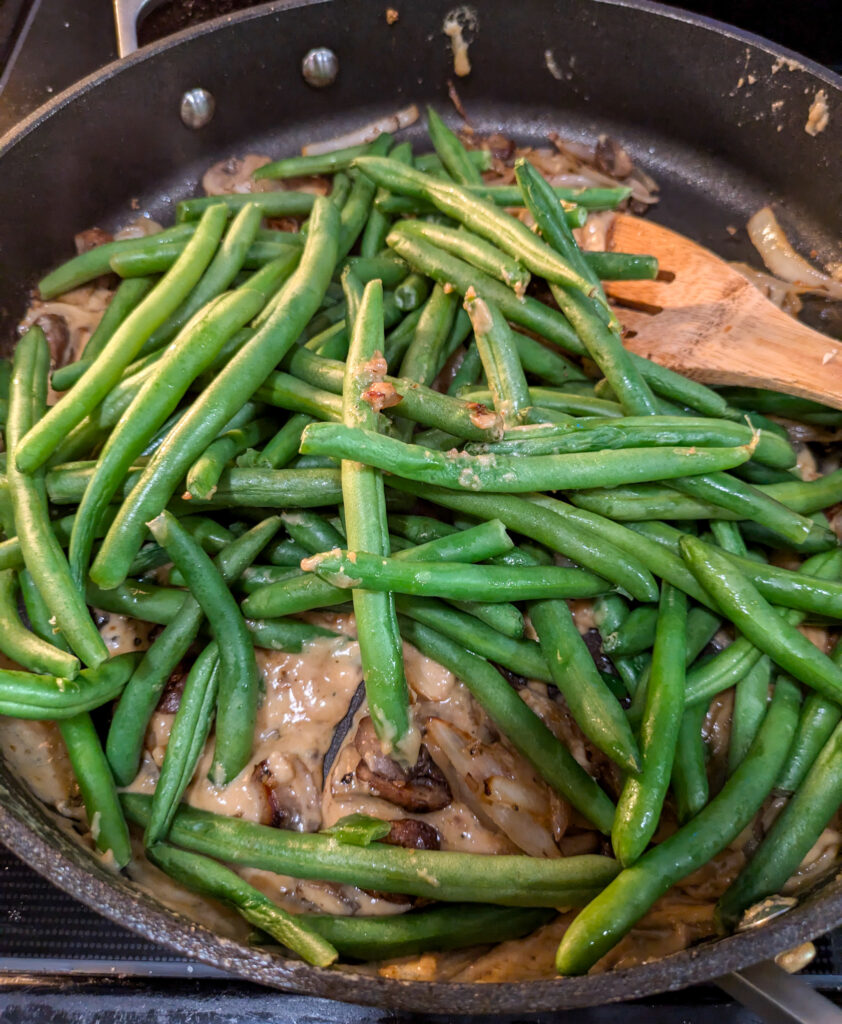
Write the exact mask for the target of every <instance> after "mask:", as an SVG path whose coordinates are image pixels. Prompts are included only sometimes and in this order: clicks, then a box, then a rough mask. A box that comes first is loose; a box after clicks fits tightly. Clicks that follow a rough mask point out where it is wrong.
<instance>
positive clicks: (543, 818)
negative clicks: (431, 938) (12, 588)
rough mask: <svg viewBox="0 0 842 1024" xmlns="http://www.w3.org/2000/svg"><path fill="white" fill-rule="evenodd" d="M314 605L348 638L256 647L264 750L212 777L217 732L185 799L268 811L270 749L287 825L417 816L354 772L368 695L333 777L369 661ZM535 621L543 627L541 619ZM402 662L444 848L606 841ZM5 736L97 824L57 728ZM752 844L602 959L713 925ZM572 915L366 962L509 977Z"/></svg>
mask: <svg viewBox="0 0 842 1024" xmlns="http://www.w3.org/2000/svg"><path fill="white" fill-rule="evenodd" d="M571 610H572V611H573V614H574V617H575V619H576V624H577V626H578V627H579V629H580V631H582V632H585V631H586V630H587V629H589V628H591V627H592V624H593V618H592V606H591V602H576V603H574V604H573V605H572V609H571ZM306 617H307V618H308V620H309V621H311V622H315V623H318V624H321V625H324V626H328V627H330V628H332V629H334V630H336V631H338V632H341V633H342V635H341V636H338V637H335V638H323V639H319V640H316V641H314V642H312V643H310V644H308V645H306V646H305V647H304V649H303V650H302V651H301V652H300V653H296V654H284V653H280V652H273V651H266V650H258V652H257V657H258V664H259V667H260V672H261V677H262V680H263V685H264V688H265V690H264V694H263V698H262V701H261V703H260V707H259V710H258V716H257V726H256V731H255V746H254V752H253V755H252V758H251V763H250V764H249V765H248V766H247V767H246V768H245V769H244V770H243V771H242V772H241V773H240V775H239V776H238V777H237V778H236V779H234V780H233V781H232V782H231V783H230V784H229V785H228V786H226V787H219V786H215V785H214V784H213V783H212V782H211V781H210V779H209V778H208V772H209V769H210V766H211V758H212V750H213V736H211V737H210V739H209V741H208V744H207V747H206V749H205V751H204V752H203V754H202V757H201V759H200V762H199V765H198V767H197V770H196V772H195V774H194V777H193V779H192V780H191V783H190V785H189V787H188V789H187V791H186V794H185V800H186V801H187V802H188V803H190V804H191V805H192V806H194V807H197V808H202V809H206V810H209V811H213V812H215V813H220V814H226V815H231V816H235V817H242V818H245V819H247V820H250V821H260V820H262V816H263V815H264V814H265V811H266V797H265V793H264V791H263V788H262V785H261V783H260V781H259V779H258V778H257V776H256V773H255V771H254V768H255V766H256V765H259V764H261V763H262V762H265V763H266V765H268V767H269V769H270V770H271V773H272V776H273V781H274V785H275V787H276V793H278V794H279V797H280V799H281V802H282V803H283V806H284V808H285V810H286V811H287V812H288V813H289V814H290V815H291V818H290V820H289V821H288V822H286V823H285V826H284V827H292V828H296V829H299V830H301V831H308V832H314V831H318V830H319V829H321V828H324V827H327V826H330V825H332V824H334V823H335V822H336V821H337V820H338V819H339V818H341V817H343V816H344V815H347V814H351V813H354V812H362V813H364V814H369V815H374V816H377V817H381V818H383V819H385V820H395V819H399V818H404V817H408V816H412V815H408V813H407V812H406V811H405V810H403V809H402V808H401V807H398V806H396V805H394V804H392V803H390V802H388V801H386V800H384V799H382V798H381V797H378V796H376V795H375V794H374V793H373V792H372V791H371V789H370V787H369V785H368V783H366V782H363V781H361V780H360V779H359V778H358V776H357V774H356V772H355V769H356V767H357V765H358V763H359V761H360V754H359V753H358V751H357V750H356V748H355V745H354V738H355V735H356V731H357V726H358V724H359V722H360V720H361V719H362V718H363V717H364V716H365V715H366V714H367V705H366V702H365V701H364V700H363V702H362V704H361V706H360V707H359V709H358V710H357V712H356V714H355V718H354V721H353V722H352V724H351V727H350V729H349V730H348V731H347V734H346V735H345V737H344V740H343V742H342V744H341V746H340V749H339V751H338V753H337V756H336V758H335V760H334V762H333V764H332V766H331V768H330V771H329V772H328V775H327V778H326V780H325V784H324V786H323V785H322V773H323V761H324V757H325V754H326V752H327V749H328V747H329V745H330V742H331V739H332V736H333V733H334V729H335V728H336V726H337V724H338V723H339V722H340V721H341V720H342V718H343V717H344V716H345V714H346V711H347V708H348V706H349V704H350V702H351V699H352V697H353V696H354V694H355V692H356V691H357V689H358V687H359V684H360V683H361V681H362V669H361V664H360V653H359V645H358V643H357V641H356V639H355V632H356V630H355V624H354V620H353V616H352V615H350V614H348V615H334V614H331V613H328V612H313V613H310V614H309V615H307V616H306ZM101 619H102V625H101V631H102V634H103V636H104V638H105V640H106V643H107V645H108V647H109V650H111V651H112V652H113V653H115V654H116V653H119V652H122V651H127V650H138V649H143V648H145V647H147V646H148V643H149V632H150V629H151V628H154V627H148V626H147V625H145V624H142V623H137V622H134V621H133V620H129V619H126V618H124V617H123V616H119V615H113V614H111V615H107V616H105V615H103V616H102V617H101ZM527 627H528V629H529V628H530V627H529V624H528V623H527ZM404 663H405V669H406V678H407V683H408V686H409V690H410V699H411V714H412V720H413V725H414V728H415V729H416V731H417V735H418V738H419V740H421V741H423V742H424V743H425V745H426V746H427V748H428V750H429V752H430V754H431V756H432V757H433V760H434V761H435V763H436V764H437V765H438V767H439V768H440V769H441V771H442V772H443V774H444V775H445V777H446V779H447V781H448V784H449V786H450V788H451V792H452V794H453V800H452V802H451V803H450V804H449V805H448V806H447V807H444V808H442V809H440V810H437V811H433V812H431V813H427V814H423V815H417V817H419V818H420V819H421V820H423V821H425V822H427V823H429V824H430V825H433V826H434V827H435V828H436V829H437V830H438V832H439V835H440V839H441V848H442V849H443V850H462V851H467V852H473V853H481V854H488V855H494V854H498V853H517V852H525V853H529V854H532V855H534V856H543V857H558V856H572V855H577V854H581V853H593V852H599V851H600V850H601V843H602V840H601V839H600V837H599V836H598V834H597V833H596V832H595V831H594V830H593V829H592V828H591V826H590V825H589V824H588V823H587V822H586V821H585V820H584V819H582V818H581V816H580V815H578V814H577V813H576V812H575V811H573V809H572V808H570V807H569V805H567V804H566V802H565V801H563V800H561V799H560V798H559V797H558V796H557V794H555V793H553V792H552V791H551V790H550V789H549V787H548V786H547V785H546V784H545V783H544V782H543V781H542V780H541V779H539V778H538V777H537V776H536V774H535V772H534V771H533V770H532V768H531V766H530V765H529V764H528V762H526V761H525V760H524V759H523V758H522V757H521V756H520V755H519V754H517V752H516V751H514V750H513V749H512V748H511V747H510V746H509V745H508V743H507V741H506V740H505V739H504V738H503V737H502V736H501V735H500V734H499V732H498V730H497V729H496V727H495V726H494V724H493V723H492V722H491V720H490V719H489V718H488V716H487V715H486V714H485V712H484V711H483V709H482V708H481V707H480V706H479V704H478V703H477V702H476V701H475V700H474V698H473V697H472V696H471V694H470V692H469V691H468V689H467V688H466V687H465V686H464V684H463V683H462V682H460V681H459V680H458V679H457V678H456V677H455V676H454V675H453V673H451V672H449V671H448V670H447V669H445V668H443V667H442V666H440V665H438V664H437V663H436V662H434V661H431V660H430V659H429V658H426V657H425V656H423V655H422V654H421V653H420V652H419V651H417V650H416V649H415V648H413V647H412V646H410V645H408V644H405V645H404ZM518 692H519V694H520V697H521V698H522V699H523V700H524V701H525V702H526V703H527V704H528V705H529V707H530V708H532V710H533V711H535V712H536V714H538V715H539V716H540V717H541V718H542V719H543V721H544V722H545V723H546V724H547V726H548V727H549V728H550V730H551V731H552V732H553V733H554V734H555V735H556V736H557V737H558V738H559V739H560V740H562V742H564V744H565V745H566V746H567V748H568V749H569V750H570V751H571V753H572V754H573V756H574V757H575V758H576V760H577V761H578V762H579V763H580V764H581V765H582V766H583V767H584V768H585V769H586V770H587V771H589V772H591V773H592V774H595V775H599V774H600V772H604V770H605V768H604V763H603V762H601V761H600V760H599V758H600V756H601V755H598V754H595V753H594V751H593V750H592V749H591V748H590V746H589V745H588V744H587V743H586V742H585V740H584V737H583V736H582V734H581V731H580V730H579V729H578V727H577V726H576V724H575V722H573V720H572V718H571V716H570V715H569V712H567V709H566V707H565V706H564V704H563V702H561V701H559V700H557V699H555V698H553V697H552V696H551V695H550V693H549V692H548V688H547V686H546V685H545V684H543V683H538V682H530V683H529V684H528V685H527V686H525V687H523V688H522V689H520V690H519V691H518ZM730 705H731V694H730V693H726V694H724V695H721V696H720V697H719V698H717V700H716V701H714V703H713V705H712V708H711V712H710V714H709V716H708V720H707V722H706V725H705V733H706V736H707V738H708V740H709V743H710V746H711V749H712V752H713V756H714V758H717V757H718V758H720V759H721V758H723V757H726V756H727V738H728V732H729V728H728V726H729V718H730ZM173 719H174V715H173V714H171V713H167V712H164V711H161V710H158V711H156V712H155V714H154V715H153V716H152V719H151V721H150V723H149V726H148V728H147V732H146V737H145V742H144V752H143V761H142V765H141V770H140V772H139V774H138V776H137V778H136V779H135V781H134V782H133V784H132V786H131V787H129V788H130V789H131V790H134V791H139V792H147V793H151V792H154V788H155V784H156V781H157V778H158V775H159V772H160V767H161V764H162V763H163V759H164V756H165V752H166V745H167V742H168V739H169V734H170V729H171V726H172V722H173ZM0 749H2V751H3V754H4V756H5V758H6V759H7V761H9V762H10V764H11V765H12V767H13V769H14V770H15V771H16V772H17V773H18V774H20V775H21V776H23V777H25V778H26V779H27V781H28V783H29V785H30V787H31V788H32V789H33V791H34V792H35V794H36V796H37V797H38V798H39V799H40V800H42V801H43V802H45V803H47V804H49V805H51V806H53V807H55V808H56V809H57V810H58V811H59V813H60V814H62V815H64V816H65V818H66V819H72V820H73V821H74V822H76V823H77V825H78V827H80V828H81V827H84V821H85V814H84V808H83V806H82V803H81V800H80V798H79V796H78V791H77V788H76V786H75V783H74V782H73V777H72V771H71V769H70V765H69V763H68V759H67V754H66V751H65V750H64V746H63V744H62V741H61V737H60V734H59V731H58V729H57V728H56V726H54V725H52V724H47V723H40V722H26V721H16V720H12V719H7V718H0ZM603 777H604V776H603ZM779 809H780V808H779V807H776V806H772V805H769V806H768V807H767V810H766V812H765V817H763V819H762V827H763V828H764V829H765V828H768V827H769V826H770V825H771V823H772V821H773V820H774V817H775V815H776V814H777V812H778V811H779ZM94 824H95V823H94ZM675 827H676V825H675V822H674V821H673V820H671V819H670V817H669V813H667V814H665V816H664V819H663V820H662V823H661V825H660V827H659V831H658V834H657V835H656V837H655V838H656V840H657V841H661V840H663V839H664V838H666V836H667V835H669V834H670V833H671V832H672V831H674V829H675ZM752 841H753V837H752V830H751V827H750V828H749V829H746V830H745V832H744V833H743V834H742V835H741V836H739V837H738V838H737V840H735V842H734V843H733V844H732V846H731V847H730V848H729V849H728V850H725V851H723V853H722V854H720V855H719V856H718V857H717V858H714V860H713V861H711V863H710V864H708V865H705V867H704V868H702V869H701V870H700V871H698V872H696V874H695V875H693V876H691V877H690V878H688V879H685V880H684V881H683V882H682V883H680V884H679V885H677V886H676V887H675V888H674V889H672V890H671V891H670V892H669V893H668V894H667V895H666V896H665V897H663V898H662V899H661V900H659V901H658V903H656V904H655V906H654V907H653V908H652V909H651V910H650V911H649V913H648V914H647V915H646V916H645V917H644V918H643V919H642V920H641V921H640V922H639V923H638V925H637V926H636V927H635V929H634V930H633V931H632V932H631V933H630V935H628V936H627V937H626V938H625V939H624V940H623V941H622V942H621V943H619V944H618V946H617V947H616V948H615V949H614V950H612V951H611V952H610V953H609V954H608V955H607V956H606V957H604V958H603V960H602V961H600V963H599V964H598V965H597V966H596V968H594V969H595V970H607V969H610V968H615V967H626V966H631V965H632V964H635V963H641V962H646V961H649V960H654V959H659V958H661V957H663V956H665V955H667V954H668V953H670V952H674V951H676V950H679V949H683V948H685V947H686V946H687V945H690V944H692V943H693V942H695V941H698V940H699V939H701V938H704V937H707V936H709V935H711V934H713V930H714V929H713V906H714V903H715V901H716V899H717V898H718V897H719V895H721V893H722V892H723V891H724V889H725V888H726V887H727V885H728V884H729V883H730V881H731V880H732V879H733V878H734V877H736V875H737V873H738V872H739V870H740V869H741V867H742V865H743V864H744V862H745V855H744V853H743V852H742V848H743V846H744V845H745V844H746V843H750V842H752ZM840 841H842V834H840V831H839V830H838V829H837V827H834V826H833V823H832V827H829V828H828V829H826V830H825V832H824V833H823V834H822V836H821V837H820V839H819V841H818V842H817V843H816V845H815V847H814V848H813V850H811V851H810V853H809V854H808V856H807V857H806V858H805V860H804V863H803V864H802V865H801V868H800V869H799V872H798V873H797V874H796V876H794V878H793V879H792V880H791V881H790V883H789V886H788V890H789V889H790V888H791V889H794V888H797V887H800V886H803V885H807V884H809V883H811V882H812V881H813V880H815V879H816V878H817V877H820V876H821V875H822V874H824V873H826V871H827V870H828V868H829V867H830V865H832V864H833V863H834V861H835V860H836V858H837V856H838V853H839V846H840ZM236 870H237V871H238V873H239V874H240V875H241V876H242V877H243V878H244V879H245V880H247V881H248V882H249V883H250V884H251V885H253V886H255V888H257V889H258V890H260V891H261V892H263V893H265V894H266V895H267V896H269V897H270V898H271V899H273V900H275V901H276V902H277V903H278V904H279V905H281V906H282V907H284V908H285V909H287V910H289V911H292V912H320V913H330V914H346V915H347V914H362V915H377V914H398V913H403V912H405V911H406V910H407V909H408V904H406V903H397V902H392V901H389V900H385V899H380V898H377V897H376V896H372V895H371V894H369V893H367V892H364V891H363V890H361V889H358V888H356V887H354V886H351V885H339V884H335V883H331V882H329V881H319V880H308V879H295V878H291V877H288V876H283V875H278V874H274V873H272V872H268V871H262V870H257V869H251V868H237V869H236ZM127 873H128V875H129V876H130V877H131V878H132V879H133V880H134V881H135V882H137V884H138V885H140V886H142V887H143V888H146V889H148V890H149V891H151V892H152V893H153V894H154V895H155V897H156V898H157V899H159V900H160V901H161V902H163V903H165V904H166V905H167V906H170V907H171V908H173V909H174V910H176V911H177V912H178V913H181V914H183V915H184V916H186V917H187V918H189V919H190V920H193V921H197V922H199V923H201V924H204V925H206V926H207V927H209V928H211V929H212V930H214V931H215V932H217V933H219V934H222V935H225V936H228V937H231V938H234V939H237V940H239V941H244V940H245V939H246V937H247V935H248V932H249V930H250V929H249V927H248V925H246V924H245V923H244V922H243V921H242V919H240V918H239V917H238V916H237V915H236V914H234V913H233V912H232V911H230V910H228V909H227V908H225V907H223V906H221V905H219V904H217V903H215V902H214V901H211V900H206V899H204V898H200V897H198V896H195V895H193V894H191V893H189V892H187V891H186V890H184V889H182V888H181V887H180V886H178V885H176V884H175V883H173V882H172V881H171V880H170V879H168V878H166V876H164V875H163V874H162V873H161V872H160V871H158V869H157V868H155V867H154V866H153V865H151V864H150V863H149V862H148V861H147V860H146V858H145V856H144V854H143V850H142V845H141V843H140V841H139V840H138V841H137V842H136V843H135V858H134V860H133V862H132V863H131V865H130V866H129V867H128V868H127ZM572 917H573V913H572V912H569V911H568V912H565V913H561V914H560V916H559V917H558V918H557V919H556V920H554V921H552V922H550V923H549V924H548V925H546V926H545V927H543V928H541V929H539V930H538V931H537V932H535V933H534V934H533V935H531V936H528V937H526V938H524V939H519V940H516V941H512V942H505V943H502V944H500V945H498V946H496V947H494V948H490V947H474V948H472V949H469V950H458V951H454V952H451V953H429V954H425V955H423V956H420V957H419V956H415V957H405V958H401V959H398V960H393V961H388V962H384V963H381V964H372V965H367V966H365V967H363V968H362V970H363V971H365V972H368V973H379V974H380V975H382V976H386V977H391V978H398V979H403V980H433V979H436V980H446V979H452V980H459V981H485V982H496V981H508V980H516V979H517V980H528V979H531V978H544V977H552V976H553V975H554V965H553V956H554V952H555V948H556V946H557V944H558V940H559V938H560V936H561V935H562V934H563V932H564V930H565V929H566V928H567V926H568V925H569V923H570V921H571V920H572ZM355 969H356V968H355Z"/></svg>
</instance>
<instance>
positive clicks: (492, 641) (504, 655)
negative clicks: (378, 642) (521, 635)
mask: <svg viewBox="0 0 842 1024" xmlns="http://www.w3.org/2000/svg"><path fill="white" fill-rule="evenodd" d="M395 607H396V608H397V610H398V612H399V613H400V614H401V615H404V616H406V617H407V618H410V619H414V620H415V621H416V622H420V623H421V624H422V625H424V626H429V627H430V629H434V630H436V632H438V633H441V634H442V636H446V637H449V638H450V639H451V640H455V641H456V642H457V643H459V644H461V645H462V646H463V647H467V648H468V650H470V651H473V653H474V654H478V655H480V657H483V658H487V659H488V660H489V661H493V662H494V663H495V664H497V665H502V666H503V668H506V669H508V670H509V671H510V672H514V673H516V674H517V675H519V676H523V677H524V678H525V679H537V680H539V681H540V682H543V683H552V682H554V679H553V676H552V674H551V672H550V670H549V667H548V665H547V660H546V658H544V656H543V655H542V654H541V649H540V648H539V647H538V645H537V644H536V643H535V642H534V640H520V639H515V638H514V637H508V636H504V635H502V634H501V633H500V632H499V631H498V630H496V629H494V628H493V627H491V626H488V625H487V624H485V623H484V622H481V621H479V620H478V619H476V618H474V617H473V616H472V615H469V614H468V613H465V612H460V611H459V610H458V609H456V608H453V607H448V606H447V605H445V604H443V603H441V602H439V601H436V600H434V599H433V598H425V597H409V596H407V595H405V594H399V595H397V596H396V597H395Z"/></svg>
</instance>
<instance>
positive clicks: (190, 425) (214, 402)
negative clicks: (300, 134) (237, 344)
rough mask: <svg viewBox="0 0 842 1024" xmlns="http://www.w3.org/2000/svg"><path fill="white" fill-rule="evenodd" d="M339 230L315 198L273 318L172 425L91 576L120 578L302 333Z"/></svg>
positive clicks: (111, 581) (325, 204) (327, 207)
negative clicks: (199, 461)
mask: <svg viewBox="0 0 842 1024" xmlns="http://www.w3.org/2000/svg"><path fill="white" fill-rule="evenodd" d="M337 232H338V214H337V212H336V208H335V207H334V206H333V205H332V204H331V203H330V202H329V201H328V200H323V201H322V202H318V203H316V205H315V208H314V210H313V216H312V218H311V230H310V232H309V233H308V236H307V243H306V245H305V248H304V253H303V255H302V257H301V262H300V263H299V265H298V268H297V269H296V271H295V272H294V273H293V275H292V277H290V278H289V280H287V282H286V283H285V284H284V286H283V287H282V289H281V291H280V293H279V295H278V298H277V300H276V304H275V306H274V308H273V312H272V314H271V316H270V318H269V319H268V320H267V321H266V323H265V324H264V325H263V327H262V328H261V329H260V330H259V331H258V332H257V333H256V334H255V335H254V337H252V338H251V339H250V341H248V342H247V343H246V345H245V347H244V348H242V349H240V351H239V352H238V353H237V355H236V356H235V357H234V358H233V359H232V360H231V362H230V363H229V364H228V365H227V366H226V367H225V369H224V370H222V371H221V372H220V373H219V374H218V375H217V377H216V378H215V379H214V381H213V382H212V383H211V384H210V385H209V386H208V387H207V388H206V389H205V391H204V392H203V393H202V395H201V397H200V398H198V399H197V400H196V401H195V402H194V403H193V405H192V406H191V408H190V410H189V411H188V412H187V414H186V415H185V416H184V417H182V419H181V420H180V421H179V423H178V425H177V426H176V427H174V428H173V430H172V431H171V432H170V434H169V435H168V437H167V439H166V440H165V441H164V443H163V444H162V445H161V446H160V448H158V450H157V451H156V452H155V454H154V455H153V456H152V458H151V459H150V461H149V463H148V465H147V466H146V468H145V469H144V471H143V474H142V475H141V478H140V480H139V481H138V483H137V484H136V485H135V487H134V489H133V491H132V494H131V496H130V497H129V498H128V499H127V501H126V502H124V504H123V506H122V508H121V509H120V512H119V513H118V514H117V518H116V519H115V520H114V523H113V524H112V525H111V528H110V530H109V531H108V533H107V534H106V537H105V540H104V541H103V543H102V546H101V547H100V550H99V553H98V555H97V557H96V559H95V561H94V563H93V565H92V566H91V578H92V579H93V580H94V581H95V582H97V583H98V584H99V585H100V586H104V587H109V586H111V587H113V586H115V585H116V584H118V583H119V582H120V581H121V580H122V579H124V577H125V573H126V570H127V569H128V567H129V565H130V564H131V561H132V559H133V558H134V556H135V554H136V553H137V550H138V548H139V547H140V543H141V539H142V537H143V534H144V532H145V529H146V526H145V524H146V522H147V521H148V519H149V518H150V517H151V516H152V515H154V514H155V512H157V511H158V510H159V509H160V508H161V507H162V505H164V504H165V503H166V502H167V500H168V499H169V497H170V496H171V495H172V493H173V491H174V490H175V488H176V486H177V484H178V481H179V479H180V478H181V476H182V475H183V474H184V472H185V471H186V470H187V468H188V467H189V466H190V465H192V463H193V462H194V461H195V459H196V458H197V456H198V455H200V454H201V452H202V451H204V449H205V448H206V447H207V445H208V444H209V443H210V442H211V441H212V440H213V439H214V437H216V435H217V434H218V433H219V430H220V429H221V428H222V426H223V425H224V424H225V422H227V421H228V420H229V419H230V418H231V416H232V415H233V414H234V412H235V411H236V410H237V409H238V408H239V407H240V406H241V405H242V404H243V402H245V401H247V400H248V399H249V398H250V397H251V396H252V395H253V394H254V392H255V391H256V390H257V389H258V388H259V387H260V385H261V384H262V383H263V381H264V380H265V379H266V377H267V375H268V374H269V372H270V371H271V369H272V367H273V366H274V365H275V364H276V363H277V361H278V359H279V358H281V357H282V356H283V354H284V353H285V352H286V351H287V349H288V348H289V347H290V346H291V345H292V344H293V343H294V341H295V339H296V338H297V337H298V335H299V334H300V333H301V330H302V328H303V326H304V325H305V324H306V323H307V321H308V320H309V319H310V317H311V316H312V315H313V313H314V312H315V310H316V308H317V306H318V304H319V303H320V302H321V299H322V297H323V295H324V292H325V289H326V288H327V285H328V282H329V280H330V275H331V273H332V271H333V265H334V264H335V262H336V237H337Z"/></svg>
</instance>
